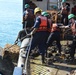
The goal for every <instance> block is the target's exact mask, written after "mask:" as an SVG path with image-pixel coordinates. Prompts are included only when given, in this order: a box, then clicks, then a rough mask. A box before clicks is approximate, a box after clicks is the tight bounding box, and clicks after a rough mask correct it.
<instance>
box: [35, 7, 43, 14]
mask: <svg viewBox="0 0 76 75" xmlns="http://www.w3.org/2000/svg"><path fill="white" fill-rule="evenodd" d="M39 11H40V12H42V10H41V9H40V8H39V7H37V8H35V10H34V14H36V13H37V12H39Z"/></svg>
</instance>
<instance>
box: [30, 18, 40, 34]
mask: <svg viewBox="0 0 76 75" xmlns="http://www.w3.org/2000/svg"><path fill="white" fill-rule="evenodd" d="M40 23H41V20H40V18H37V19H36V21H35V24H34V26H33V30H32V32H31V33H30V34H31V35H32V34H34V33H35V32H36V31H37V29H38V28H39V25H40Z"/></svg>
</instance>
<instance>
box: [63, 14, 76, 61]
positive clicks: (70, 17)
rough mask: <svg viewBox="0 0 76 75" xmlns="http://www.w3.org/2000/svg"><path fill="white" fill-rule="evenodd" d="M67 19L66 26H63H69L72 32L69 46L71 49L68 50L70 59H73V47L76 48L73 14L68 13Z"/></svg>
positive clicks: (75, 28)
mask: <svg viewBox="0 0 76 75" xmlns="http://www.w3.org/2000/svg"><path fill="white" fill-rule="evenodd" d="M68 19H69V24H70V25H68V26H63V28H71V31H72V34H73V43H72V46H71V51H70V56H71V59H72V60H73V59H74V54H75V48H76V22H75V15H74V14H70V15H69V16H68Z"/></svg>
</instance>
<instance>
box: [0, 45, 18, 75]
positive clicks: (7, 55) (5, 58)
mask: <svg viewBox="0 0 76 75" xmlns="http://www.w3.org/2000/svg"><path fill="white" fill-rule="evenodd" d="M18 55H19V46H17V45H11V44H6V45H5V46H4V48H2V47H0V74H2V75H12V73H13V70H14V66H16V65H17V61H18Z"/></svg>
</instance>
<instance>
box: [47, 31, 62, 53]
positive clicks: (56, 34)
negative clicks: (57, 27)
mask: <svg viewBox="0 0 76 75" xmlns="http://www.w3.org/2000/svg"><path fill="white" fill-rule="evenodd" d="M53 41H56V44H57V47H58V49H59V53H61V44H60V32H58V31H55V32H52V33H51V34H50V36H49V37H48V40H47V48H48V47H49V46H51V45H52V43H53Z"/></svg>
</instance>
